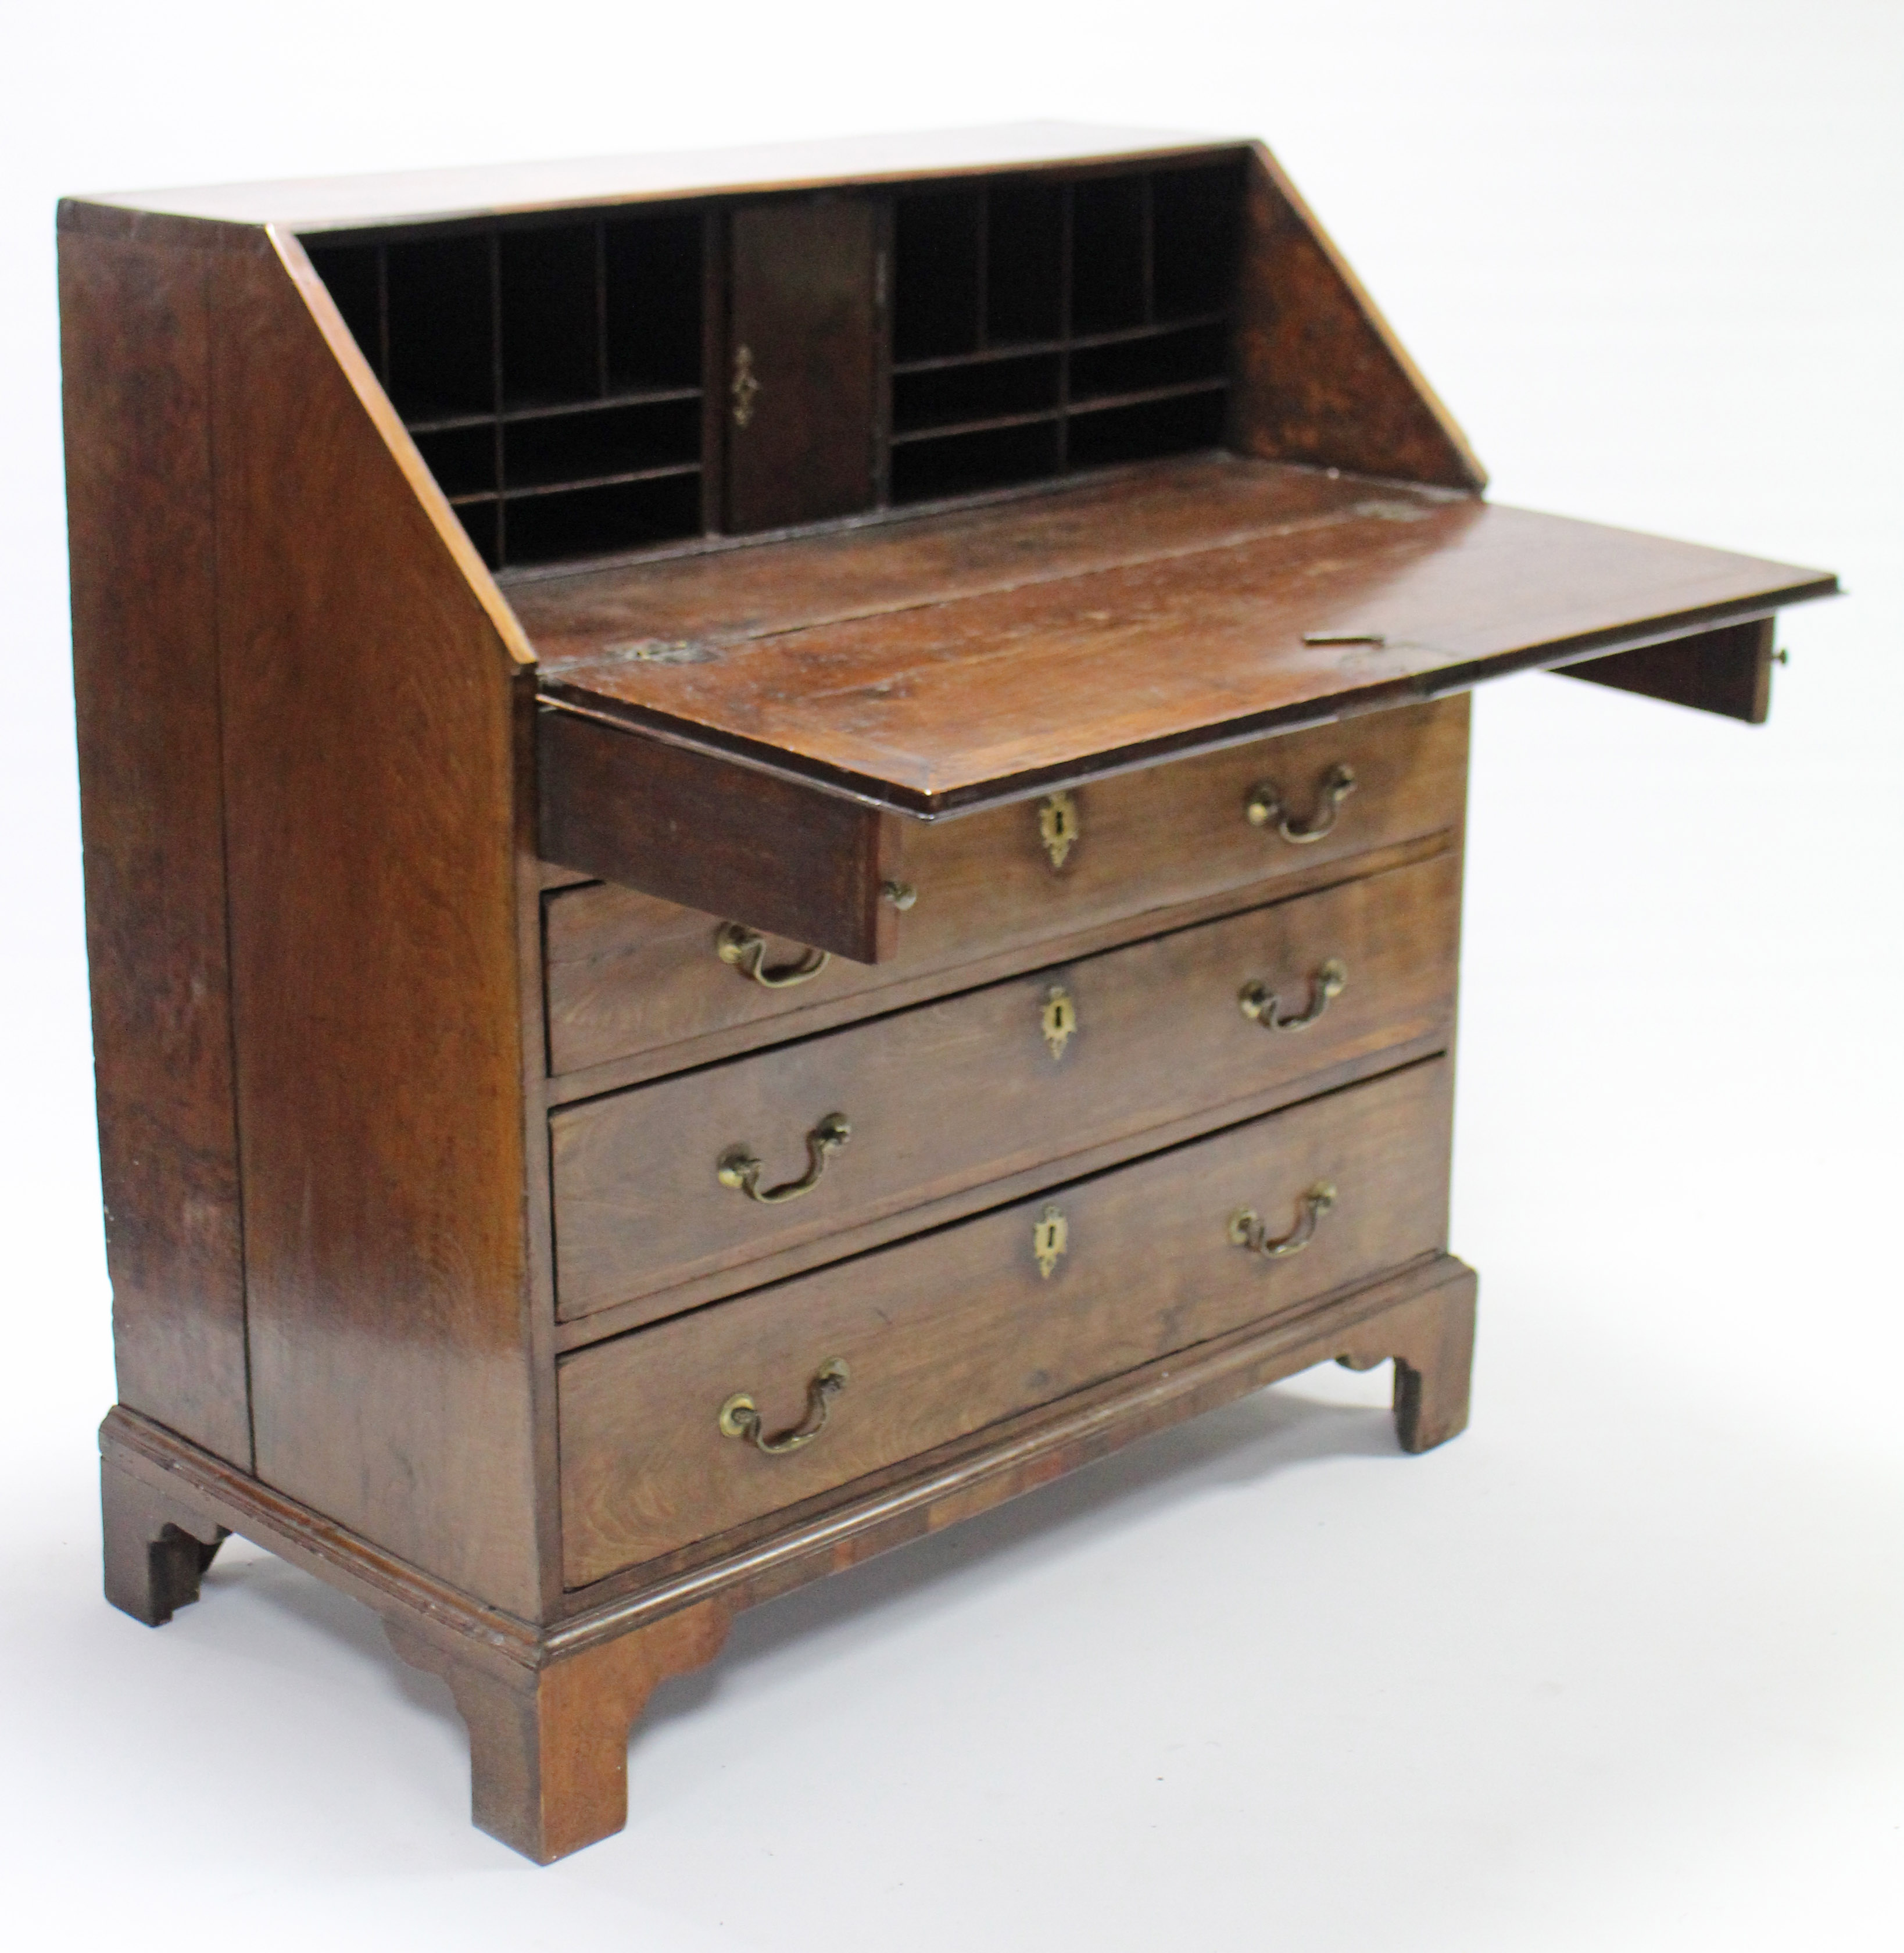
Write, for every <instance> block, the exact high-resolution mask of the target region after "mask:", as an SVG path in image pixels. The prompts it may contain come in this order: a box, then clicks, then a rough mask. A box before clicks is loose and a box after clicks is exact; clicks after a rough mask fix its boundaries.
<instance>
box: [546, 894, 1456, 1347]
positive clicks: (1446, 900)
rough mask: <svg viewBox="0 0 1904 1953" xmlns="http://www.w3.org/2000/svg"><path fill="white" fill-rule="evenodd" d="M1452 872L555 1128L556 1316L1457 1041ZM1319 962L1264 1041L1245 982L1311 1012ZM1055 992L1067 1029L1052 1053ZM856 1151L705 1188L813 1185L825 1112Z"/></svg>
mask: <svg viewBox="0 0 1904 1953" xmlns="http://www.w3.org/2000/svg"><path fill="white" fill-rule="evenodd" d="M1459 910H1460V863H1459V860H1458V857H1455V856H1453V855H1442V856H1437V857H1435V858H1434V859H1433V860H1430V861H1424V862H1422V863H1420V864H1418V865H1417V866H1416V867H1410V868H1403V869H1398V870H1394V871H1393V872H1392V873H1389V874H1386V875H1380V876H1373V877H1370V878H1368V879H1364V880H1359V881H1354V882H1346V883H1344V884H1342V885H1341V886H1338V887H1336V888H1333V889H1327V890H1325V891H1323V892H1321V893H1319V894H1317V895H1305V896H1302V897H1301V898H1298V899H1296V900H1295V901H1289V902H1284V903H1278V904H1272V905H1270V906H1269V907H1267V908H1262V909H1257V910H1252V911H1248V912H1247V913H1245V914H1242V915H1239V916H1232V917H1228V918H1226V919H1225V920H1222V921H1220V922H1213V923H1205V924H1204V925H1202V926H1200V927H1198V928H1194V929H1183V930H1179V931H1177V932H1176V933H1174V934H1172V935H1170V936H1160V937H1157V938H1154V939H1151V940H1150V941H1148V942H1141V943H1139V944H1137V945H1133V946H1132V947H1130V948H1123V949H1118V950H1112V951H1107V952H1106V953H1105V954H1104V955H1099V956H1095V957H1091V958H1085V959H1083V960H1082V961H1078V962H1076V963H1073V964H1064V965H1060V966H1057V967H1053V968H1051V969H1049V970H1042V971H1040V972H1038V973H1037V974H1035V975H1032V976H1025V977H1021V978H1018V979H1016V980H1012V981H1010V982H1007V983H998V984H993V985H990V986H987V987H986V988H985V989H981V990H975V991H969V992H966V993H965V994H964V995H961V996H958V997H954V998H949V999H947V1000H946V1001H944V1002H940V1003H937V1004H932V1005H923V1006H921V1007H919V1008H916V1009H913V1010H910V1011H900V1012H898V1013H897V1014H894V1015H893V1016H891V1017H882V1018H878V1019H875V1020H873V1021H872V1022H871V1023H869V1024H860V1025H859V1026H856V1027H854V1028H853V1029H851V1030H844V1031H838V1032H835V1033H833V1034H831V1036H827V1037H824V1038H819V1039H808V1040H803V1041H802V1042H799V1043H797V1044H792V1045H781V1046H778V1047H776V1048H775V1049H773V1050H771V1051H768V1052H760V1053H757V1054H756V1055H753V1056H752V1057H750V1058H741V1059H737V1060H735V1061H733V1062H731V1063H730V1064H725V1065H718V1066H714V1067H709V1069H707V1070H706V1071H696V1072H691V1073H687V1074H683V1075H682V1076H681V1077H678V1078H676V1079H671V1080H664V1081H663V1082H662V1083H659V1084H656V1085H650V1086H643V1087H640V1088H639V1089H636V1090H634V1091H632V1092H625V1093H621V1094H618V1095H616V1096H612V1097H610V1098H606V1099H597V1100H593V1101H591V1102H589V1103H587V1104H585V1105H573V1106H568V1107H565V1108H563V1109H562V1110H561V1111H558V1112H557V1113H556V1114H554V1116H553V1118H552V1119H551V1121H550V1149H551V1157H552V1161H553V1179H554V1187H555V1208H556V1297H557V1303H558V1306H559V1309H560V1312H561V1313H562V1315H563V1316H564V1317H565V1318H573V1317H575V1316H578V1315H585V1314H587V1313H588V1312H590V1311H592V1310H594V1309H602V1308H606V1307H608V1306H612V1305H613V1304H615V1303H622V1302H625V1301H628V1300H629V1299H631V1298H633V1297H636V1296H642V1295H645V1294H650V1293H654V1292H655V1291H656V1290H661V1289H663V1288H665V1287H670V1286H672V1285H675V1284H679V1283H681V1282H683V1281H687V1280H690V1279H691V1278H693V1277H697V1276H699V1275H702V1274H708V1273H711V1272H712V1271H717V1270H722V1269H729V1268H738V1267H740V1266H741V1265H743V1264H744V1263H746V1262H749V1261H751V1260H754V1259H757V1258H759V1257H760V1256H763V1255H768V1254H771V1253H772V1252H775V1251H776V1250H778V1249H784V1248H787V1247H789V1246H793V1245H794V1244H796V1243H800V1242H802V1241H806V1240H813V1239H814V1238H816V1237H820V1236H825V1235H829V1234H834V1233H835V1232H837V1231H838V1230H841V1229H843V1228H847V1227H853V1226H856V1225H858V1224H863V1223H864V1222H866V1221H872V1220H875V1219H877V1218H880V1217H881V1216H882V1215H889V1214H894V1213H898V1212H903V1211H904V1210H906V1209H907V1208H913V1207H916V1206H918V1205H921V1204H922V1203H924V1202H929V1201H931V1200H933V1199H940V1198H943V1197H944V1196H947V1195H948V1194H950V1193H955V1192H957V1191H958V1190H960V1189H962V1188H965V1187H972V1186H975V1185H978V1184H980V1183H983V1182H985V1181H987V1180H997V1179H1000V1178H1002V1177H1004V1176H1006V1175H1007V1174H1011V1173H1013V1172H1016V1171H1020V1170H1022V1169H1024V1168H1032V1167H1035V1166H1039V1165H1044V1166H1047V1167H1048V1171H1049V1177H1051V1178H1053V1179H1056V1178H1058V1177H1062V1174H1063V1160H1064V1158H1065V1157H1066V1155H1075V1154H1078V1153H1082V1152H1085V1150H1087V1149H1089V1148H1090V1147H1091V1146H1094V1145H1098V1144H1102V1143H1105V1142H1107V1141H1109V1140H1113V1139H1116V1138H1118V1137H1120V1136H1125V1135H1127V1134H1134V1133H1141V1132H1143V1131H1145V1130H1147V1129H1148V1128H1151V1127H1159V1126H1163V1125H1165V1124H1168V1123H1169V1122H1170V1121H1172V1120H1173V1119H1175V1118H1181V1117H1183V1116H1185V1114H1188V1113H1191V1112H1194V1111H1198V1110H1201V1109H1204V1108H1213V1107H1217V1106H1220V1105H1224V1104H1226V1103H1228V1102H1232V1101H1234V1100H1238V1099H1246V1098H1248V1096H1251V1094H1252V1093H1254V1092H1261V1091H1264V1090H1266V1089H1270V1088H1271V1087H1272V1086H1276V1085H1279V1084H1282V1083H1288V1082H1289V1081H1292V1080H1298V1079H1301V1078H1302V1077H1306V1076H1307V1075H1309V1074H1312V1073H1314V1072H1317V1071H1322V1070H1323V1069H1324V1068H1325V1067H1329V1066H1331V1065H1334V1064H1342V1063H1345V1062H1346V1061H1349V1060H1351V1059H1353V1058H1361V1057H1364V1056H1367V1055H1370V1054H1372V1053H1374V1052H1380V1051H1382V1050H1384V1049H1387V1048H1389V1047H1390V1046H1393V1045H1403V1044H1406V1043H1409V1042H1412V1041H1414V1040H1416V1039H1421V1038H1423V1037H1427V1036H1435V1035H1436V1034H1437V1033H1439V1034H1441V1035H1442V1036H1446V1035H1448V1034H1449V1033H1451V1030H1452V1027H1453V1015H1454V1001H1455V966H1456V961H1457V956H1458V928H1459ZM1330 958H1339V959H1341V960H1342V962H1343V963H1344V964H1345V966H1346V968H1347V970H1348V983H1347V986H1346V988H1345V989H1343V991H1342V993H1341V994H1340V995H1339V996H1337V997H1336V998H1334V999H1333V1000H1332V1001H1331V1002H1329V1003H1328V1004H1327V1005H1326V1009H1325V1010H1324V1011H1323V1014H1322V1015H1321V1017H1320V1020H1319V1021H1317V1022H1316V1023H1314V1024H1311V1026H1309V1027H1308V1028H1307V1029H1306V1030H1301V1031H1289V1032H1284V1033H1275V1032H1271V1031H1269V1030H1265V1029H1264V1027H1262V1026H1261V1025H1260V1024H1257V1023H1254V1022H1252V1021H1251V1019H1249V1018H1248V1017H1245V1015H1244V1014H1243V1012H1242V1010H1241V1009H1240V1008H1239V1002H1238V998H1239V992H1240V991H1241V990H1242V986H1244V985H1245V983H1249V982H1251V981H1259V982H1261V983H1264V984H1265V985H1267V987H1268V988H1269V989H1271V990H1273V991H1274V992H1276V993H1277V995H1279V998H1281V1000H1282V1010H1283V1011H1284V1012H1285V1013H1286V1014H1299V1013H1301V1012H1303V1011H1306V1010H1307V1009H1308V1008H1310V1007H1311V1004H1312V1003H1313V1002H1314V992H1315V986H1316V983H1317V973H1318V971H1319V970H1320V968H1321V967H1322V966H1323V964H1324V963H1325V962H1326V961H1328V960H1329V959H1330ZM1054 985H1057V986H1062V988H1063V990H1064V992H1066V995H1067V997H1068V998H1069V1000H1070V1003H1071V1007H1072V1009H1073V1013H1074V1014H1075V1017H1076V1030H1075V1032H1074V1033H1073V1035H1072V1036H1071V1037H1070V1038H1069V1040H1068V1041H1067V1042H1066V1043H1065V1044H1064V1045H1063V1049H1062V1052H1061V1055H1057V1056H1055V1057H1054V1055H1053V1054H1052V1052H1051V1048H1050V1046H1049V1045H1048V1042H1047V1039H1046V1037H1045V1035H1044V1018H1043V1013H1044V1006H1045V1004H1046V1002H1047V1000H1048V997H1049V995H1050V992H1051V989H1052V988H1053V986H1054ZM835 1112H838V1113H843V1114H845V1115H846V1117H847V1118H848V1119H849V1120H850V1122H851V1124H852V1129H853V1132H852V1137H851V1139H850V1141H849V1142H848V1143H847V1144H846V1145H845V1146H844V1147H843V1148H842V1149H841V1150H840V1151H838V1152H836V1153H835V1154H834V1155H832V1157H831V1159H830V1160H829V1161H828V1162H827V1164H826V1166H825V1171H824V1172H823V1174H822V1177H821V1178H820V1180H819V1183H818V1184H817V1185H816V1187H814V1188H813V1190H812V1191H811V1192H810V1193H807V1194H806V1195H804V1196H802V1197H800V1198H799V1199H794V1200H790V1201H788V1202H786V1203H785V1204H784V1205H761V1204H759V1203H756V1202H753V1201H752V1200H750V1199H748V1198H747V1196H745V1195H744V1193H741V1192H740V1191H738V1190H736V1189H734V1188H731V1187H725V1186H723V1185H722V1183H720V1181H719V1180H718V1178H717V1177H716V1166H717V1165H718V1163H719V1161H720V1160H721V1158H722V1156H723V1155H725V1154H726V1153H727V1152H728V1151H729V1149H731V1148H734V1147H735V1146H744V1147H746V1148H747V1149H750V1151H751V1152H753V1153H754V1154H755V1155H757V1156H758V1157H759V1158H760V1159H761V1160H762V1161H763V1163H764V1168H765V1171H764V1174H763V1184H765V1185H767V1186H772V1185H774V1184H775V1183H781V1182H784V1181H788V1180H793V1179H794V1178H796V1177H797V1176H798V1175H799V1174H800V1173H802V1172H803V1171H804V1170H805V1169H806V1165H807V1151H806V1139H805V1136H806V1133H807V1132H808V1130H809V1129H810V1128H813V1127H816V1125H817V1124H818V1123H819V1121H821V1120H822V1119H823V1118H825V1116H826V1115H828V1114H830V1113H835Z"/></svg>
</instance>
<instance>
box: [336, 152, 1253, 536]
mask: <svg viewBox="0 0 1904 1953" xmlns="http://www.w3.org/2000/svg"><path fill="white" fill-rule="evenodd" d="M1241 185H1242V174H1241V162H1240V159H1239V158H1226V159H1225V160H1223V161H1219V162H1214V163H1213V162H1211V161H1209V160H1208V159H1207V158H1193V159H1189V160H1184V161H1152V162H1150V163H1148V164H1146V165H1140V166H1138V167H1136V168H1130V167H1128V166H1126V167H1124V168H1120V169H1113V170H1108V171H1105V170H1091V169H1088V168H1086V169H1083V170H1073V171H1068V172H1060V171H1054V172H1051V173H1040V174H1024V175H1013V176H1001V177H995V178H991V179H985V180H977V181H974V180H969V179H968V180H963V181H960V182H958V183H954V184H950V185H946V184H932V185H929V186H927V187H921V188H918V189H902V190H897V192H895V193H891V194H890V195H889V196H888V195H887V194H885V193H878V199H877V200H878V202H879V203H880V204H881V205H882V208H886V209H888V211H889V214H890V226H891V228H890V237H891V248H892V255H891V279H890V284H891V301H890V304H889V306H885V307H884V308H882V309H880V310H879V311H878V314H877V317H878V324H877V328H876V330H877V331H878V334H880V335H881V336H882V338H883V339H884V340H885V345H884V347H883V349H882V356H881V365H882V366H883V368H885V370H886V371H888V372H889V374H890V378H889V380H888V381H882V382H881V383H880V384H881V386H882V387H883V388H885V393H884V400H885V411H884V412H883V413H882V414H880V415H876V416H875V425H873V427H872V430H871V431H870V433H867V432H866V431H860V433H859V434H858V435H857V436H856V438H858V439H860V440H870V441H871V443H872V446H873V447H874V449H875V466H873V467H872V469H870V470H869V471H867V473H866V479H867V480H868V481H869V482H872V483H874V484H877V485H876V487H875V488H873V489H872V490H871V491H869V500H870V503H871V504H872V506H878V505H879V504H883V503H890V504H893V505H897V506H907V505H911V504H915V503H921V502H936V501H940V500H945V499H947V498H948V497H958V496H960V495H965V494H973V493H982V492H985V491H992V490H996V489H998V488H1001V487H1017V486H1019V485H1022V484H1026V483H1031V482H1036V481H1041V480H1048V479H1056V478H1061V477H1063V476H1064V475H1067V474H1069V473H1070V472H1073V471H1075V470H1077V469H1095V468H1098V467H1101V466H1107V465H1110V464H1114V463H1121V462H1130V461H1136V460H1144V459H1151V458H1154V457H1156V456H1163V455H1169V454H1173V453H1184V452H1189V451H1192V450H1198V449H1203V448H1207V447H1217V446H1219V445H1220V444H1221V443H1222V441H1223V435H1224V431H1225V401H1226V388H1227V385H1228V380H1229V362H1230V346H1229V340H1230V321H1231V307H1232V286H1233V284H1234V265H1235V255H1236V249H1237V235H1238V228H1239V222H1240V195H1241ZM739 222H740V218H739V216H738V215H728V214H727V213H726V212H723V211H722V210H720V209H719V208H716V207H710V206H697V207H694V208H661V209H658V210H657V209H654V208H650V209H647V210H646V211H640V212H635V213H634V214H630V213H629V212H627V211H625V210H619V209H609V210H594V211H579V212H577V211H570V212H563V213H561V214H560V215H537V216H534V217H510V218H489V219H483V220H478V221H460V222H455V223H449V224H438V225H435V226H432V227H410V228H408V229H402V230H395V229H393V230H389V231H386V232H383V233H377V232H374V231H359V232H355V233H352V234H341V235H333V236H330V237H323V238H315V239H312V240H311V241H310V242H309V243H308V246H307V248H308V250H309V252H310V255H311V259H312V263H313V264H314V265H315V267H316V268H317V269H318V273H319V274H320V275H321V277H323V279H324V282H325V284H326V286H327V288H328V289H329V290H330V294H331V296H332V297H333V299H334V300H335V301H336V303H337V308H338V309H339V311H340V312H341V313H342V315H343V318H344V321H345V323H346V324H347V325H348V326H349V328H350V330H351V331H352V334H353V335H354V336H355V338H356V340H357V343H358V345H359V348H360V349H361V350H362V352H363V354H364V356H365V359H367V360H368V362H369V363H370V365H371V367H372V368H373V369H374V371H375V372H376V374H377V378H378V379H379V380H380V381H381V382H382V384H383V385H384V388H385V390H386V391H387V393H388V394H389V396H390V400H391V401H392V403H393V404H394V406H396V410H397V412H398V413H399V415H400V416H401V418H402V420H403V422H404V425H406V428H408V429H409V432H410V434H411V436H412V438H413V439H414V440H415V442H416V444H417V447H418V452H419V453H421V456H422V457H423V459H424V463H425V465H426V466H427V467H428V468H429V469H430V471H431V473H432V474H433V475H434V476H435V478H436V480H437V484H438V485H439V486H440V487H441V488H442V490H443V494H445V496H446V497H447V498H448V499H449V503H450V506H452V507H453V509H455V510H456V513H457V515H458V516H459V519H461V520H462V523H463V525H464V526H465V528H466V529H467V530H468V532H469V534H470V537H471V540H472V541H474V544H475V545H476V547H477V548H478V550H479V551H480V552H481V554H482V556H483V558H484V560H485V561H486V562H487V563H488V564H489V565H490V566H491V568H493V569H511V568H517V567H521V566H526V565H530V564H547V563H562V562H565V561H569V560H577V561H580V560H586V559H588V558H590V557H593V556H601V555H609V556H615V555H623V554H628V553H638V552H640V551H641V550H645V549H647V548H649V547H652V546H654V545H656V544H679V543H681V542H682V541H688V540H691V539H693V538H697V537H699V536H700V535H703V534H706V533H707V532H708V531H710V530H713V529H716V528H719V525H720V523H721V520H722V513H721V512H722V508H723V506H724V505H725V504H726V503H728V500H730V498H731V495H732V493H733V491H732V488H731V480H730V477H729V475H728V472H727V471H728V465H729V464H728V459H727V456H726V450H725V447H724V443H723V437H722V428H724V427H725V423H726V421H727V419H728V407H729V403H728V400H727V399H726V398H725V385H726V379H725V376H726V375H727V373H728V369H729V367H730V366H731V361H732V351H731V348H730V347H729V346H728V343H727V339H728V335H729V333H730V331H731V327H730V324H729V318H728V313H729V310H730V306H731V303H733V301H732V300H731V296H729V295H728V293H727V291H726V290H725V289H724V288H725V286H726V285H727V283H728V278H729V275H730V274H729V272H728V265H729V264H730V262H731V260H732V258H733V254H734V251H735V250H736V249H737V248H738V247H737V246H736V244H735V243H734V242H733V240H734V239H736V238H737V237H739V236H740V232H739V230H737V228H736V226H737V224H739ZM868 262H869V265H870V262H871V261H870V259H869V261H868ZM867 275H868V276H870V273H868V274H867ZM710 295H713V296H710ZM716 375H719V376H722V377H721V379H720V381H719V384H720V385H721V386H722V393H720V394H719V395H718V396H717V397H713V398H710V397H709V387H710V386H712V385H713V384H716V381H715V379H714V376H716ZM729 433H730V435H731V430H730V431H729ZM755 438H756V440H757V439H758V438H759V436H758V434H756V436H755ZM785 465H787V466H805V465H806V464H805V463H804V462H798V463H796V462H794V460H793V459H791V457H790V458H789V460H788V462H787V463H786V464H785ZM829 513H831V511H829Z"/></svg>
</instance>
